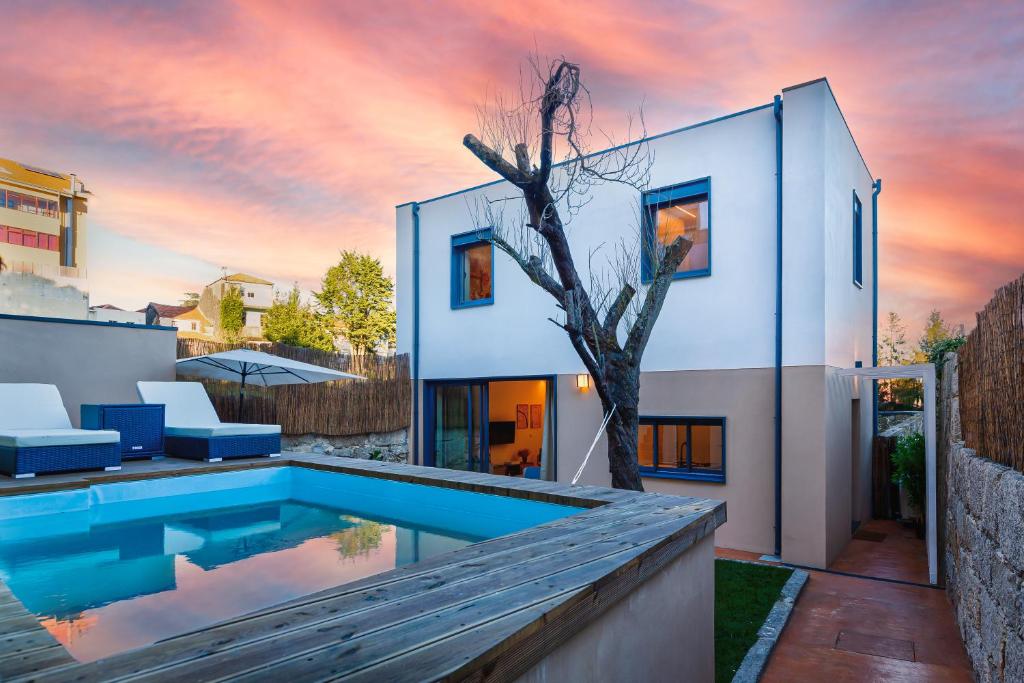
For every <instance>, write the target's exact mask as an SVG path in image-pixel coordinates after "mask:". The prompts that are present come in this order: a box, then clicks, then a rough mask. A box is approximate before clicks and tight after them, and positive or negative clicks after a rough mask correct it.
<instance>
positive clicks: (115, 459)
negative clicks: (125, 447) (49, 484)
mask: <svg viewBox="0 0 1024 683" xmlns="http://www.w3.org/2000/svg"><path fill="white" fill-rule="evenodd" d="M119 469H121V446H120V444H118V443H98V444H81V445H74V446H29V447H25V448H17V447H6V446H0V472H2V473H4V474H6V475H7V476H9V477H30V476H33V475H35V474H48V473H54V472H73V471H75V470H119Z"/></svg>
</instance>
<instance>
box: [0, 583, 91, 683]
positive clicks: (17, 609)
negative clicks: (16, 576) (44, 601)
mask: <svg viewBox="0 0 1024 683" xmlns="http://www.w3.org/2000/svg"><path fill="white" fill-rule="evenodd" d="M0 599H2V600H5V602H4V603H3V604H0V681H6V680H9V679H12V678H14V677H16V676H20V675H22V674H25V673H31V672H35V671H41V670H44V669H49V668H52V667H55V666H60V665H64V664H71V663H74V661H75V660H74V659H73V658H72V657H71V655H69V654H68V652H67V650H65V649H64V647H63V646H62V645H61V644H60V643H58V642H57V641H56V640H55V639H54V637H53V636H51V635H50V632H49V631H47V630H46V629H45V628H43V627H42V626H41V625H40V624H39V621H38V620H37V619H36V618H35V617H34V616H33V615H32V614H31V613H30V612H29V611H28V610H27V609H25V607H24V606H23V605H22V604H21V602H20V601H18V599H17V598H16V597H15V595H14V593H12V592H11V589H10V588H8V587H7V586H6V585H5V584H4V583H3V582H2V581H0Z"/></svg>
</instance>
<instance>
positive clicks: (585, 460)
mask: <svg viewBox="0 0 1024 683" xmlns="http://www.w3.org/2000/svg"><path fill="white" fill-rule="evenodd" d="M618 407H619V406H618V405H617V404H616V405H613V406H612V409H611V410H610V411H608V414H607V415H605V416H604V420H603V421H602V422H601V426H600V427H598V428H597V434H595V435H594V442H593V443H592V444H590V450H588V451H587V454H586V455H585V456H583V464H581V465H580V468H579V469H578V470H576V476H574V477H573V478H572V483H571V485H572V486H575V485H576V482H578V481H579V480H580V477H581V476H583V470H584V468H586V466H587V463H588V462H589V461H590V454H591V453H593V452H594V447H595V446H597V442H598V441H600V440H601V434H602V433H604V430H605V427H607V426H608V422H609V421H610V420H611V419H612V415H614V414H615V409H616V408H618Z"/></svg>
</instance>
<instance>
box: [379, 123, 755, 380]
mask: <svg viewBox="0 0 1024 683" xmlns="http://www.w3.org/2000/svg"><path fill="white" fill-rule="evenodd" d="M774 126H775V123H774V118H773V116H772V112H771V108H770V107H767V108H762V109H758V110H755V111H753V112H749V113H746V114H743V115H739V116H735V117H732V118H728V119H725V120H722V121H718V122H715V123H711V124H708V125H703V126H698V127H695V128H692V129H689V130H684V131H681V132H677V133H673V134H669V135H666V136H664V137H660V138H657V139H655V140H653V141H652V142H651V149H652V151H653V152H654V155H655V163H654V166H653V169H652V177H651V187H652V188H658V187H664V186H669V185H675V184H678V183H684V182H687V181H691V180H696V179H699V178H704V177H710V178H711V205H710V215H711V250H712V252H711V253H712V263H711V276H710V277H704V278H692V279H686V280H679V281H676V282H674V283H673V284H672V287H671V289H670V292H669V295H668V299H667V301H666V304H665V308H664V309H663V312H662V315H661V318H660V319H659V321H658V325H657V327H656V328H655V332H654V335H653V337H652V339H651V342H650V345H649V346H648V349H647V352H646V354H645V356H644V370H645V371H656V370H674V369H708V368H744V367H766V366H770V365H771V364H772V358H773V352H774V351H773V344H774V333H773V329H774V328H773V325H774V322H773V321H774V317H773V316H774V287H773V284H774V281H775V280H774V278H775V275H774V273H775V263H774V258H773V253H774V244H775V147H774V144H775V137H774V136H775V128H774ZM509 192H510V188H509V186H508V185H506V184H496V185H491V186H488V187H485V188H482V189H478V190H474V191H470V192H465V193H462V194H458V195H454V196H451V197H447V198H444V199H439V200H436V201H427V202H424V203H422V204H421V205H420V269H421V272H420V321H421V322H420V325H421V327H420V330H421V332H420V334H421V353H422V356H421V367H420V370H421V376H422V377H424V378H426V379H430V378H442V377H473V376H493V375H495V374H496V373H500V374H507V375H530V374H539V373H573V372H577V371H580V370H582V366H581V364H580V362H579V360H578V359H577V357H576V354H575V352H574V351H573V349H572V347H571V346H570V345H569V343H568V341H567V340H566V339H565V336H564V333H563V332H562V331H561V330H559V329H558V328H557V327H555V326H554V325H553V324H552V323H550V322H548V321H547V318H548V317H549V316H551V317H554V316H557V314H558V310H557V309H556V307H555V305H554V302H553V301H552V299H551V298H550V297H549V296H548V295H547V294H546V293H544V292H543V291H541V290H540V289H538V288H537V287H536V286H535V285H533V284H532V283H530V282H529V281H528V280H527V279H526V277H525V276H524V275H523V273H522V272H521V271H520V269H519V267H518V266H517V265H516V264H515V263H514V262H513V261H511V259H509V258H508V257H506V256H504V255H502V254H500V253H499V252H496V254H495V264H494V272H495V275H494V280H495V282H494V292H495V303H494V305H491V306H481V307H475V308H470V309H457V310H452V308H451V305H450V286H451V284H450V268H451V235H454V234H458V233H462V232H466V231H469V230H472V229H473V228H474V227H476V226H474V224H473V210H472V207H473V206H474V205H475V202H476V201H477V200H478V199H479V198H482V197H489V198H492V199H493V198H497V197H501V196H506V195H507V194H508V193H509ZM639 199H640V195H639V193H638V192H637V191H635V190H633V189H632V188H628V187H623V186H618V185H605V186H602V187H601V188H599V189H598V190H597V191H595V193H594V195H593V199H592V201H591V203H590V204H589V205H587V206H586V207H585V208H584V209H583V210H582V211H581V212H580V213H579V215H578V216H576V217H575V218H574V220H573V222H572V224H571V225H570V227H569V229H568V233H569V239H570V244H571V245H572V248H573V251H574V253H575V255H576V261H577V266H578V268H579V269H580V270H581V275H582V276H583V277H584V278H586V277H587V270H586V265H587V252H588V250H589V249H591V248H593V247H596V246H597V245H600V244H602V243H605V244H609V245H611V244H614V243H616V242H617V241H618V240H619V239H620V238H622V237H623V236H626V237H628V238H629V239H631V240H634V243H635V240H636V239H638V230H639ZM397 212H398V220H397V233H396V235H397V252H398V253H397V274H398V294H397V296H398V311H399V316H398V317H399V328H398V344H399V351H400V352H404V351H408V350H410V349H411V333H412V328H411V314H412V302H411V298H412V283H411V275H412V266H411V251H412V230H411V207H409V206H402V207H399V208H398V210H397ZM610 253H611V252H610V248H609V255H610ZM595 263H597V264H603V260H602V259H601V258H598V259H595ZM540 349H543V352H542V353H541V352H539V350H540Z"/></svg>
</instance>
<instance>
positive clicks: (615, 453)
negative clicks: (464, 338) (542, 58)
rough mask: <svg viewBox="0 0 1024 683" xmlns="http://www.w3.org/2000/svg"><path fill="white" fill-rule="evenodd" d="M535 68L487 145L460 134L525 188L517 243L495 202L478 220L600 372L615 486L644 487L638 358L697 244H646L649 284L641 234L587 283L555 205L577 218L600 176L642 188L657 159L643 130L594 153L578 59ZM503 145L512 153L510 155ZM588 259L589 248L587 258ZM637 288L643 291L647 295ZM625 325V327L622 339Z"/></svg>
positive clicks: (493, 123) (501, 113)
mask: <svg viewBox="0 0 1024 683" xmlns="http://www.w3.org/2000/svg"><path fill="white" fill-rule="evenodd" d="M534 75H535V76H536V79H537V82H538V83H539V85H540V90H541V92H540V93H539V95H537V96H536V97H533V96H532V95H531V96H526V95H525V93H526V92H531V93H532V92H533V91H530V90H529V88H528V89H527V90H525V91H524V94H523V98H522V99H523V101H522V102H521V103H519V104H518V105H514V104H513V105H512V106H510V107H506V106H499V107H498V112H497V113H496V115H494V116H493V117H491V118H490V120H489V122H488V123H487V125H484V126H483V127H484V137H485V139H487V140H488V143H489V144H488V143H485V142H483V141H481V140H480V138H478V137H476V136H475V135H473V134H468V135H466V136H465V138H463V144H464V145H465V146H466V148H467V149H469V150H470V151H471V152H472V153H473V154H474V155H475V156H476V157H477V158H478V159H479V160H480V161H481V162H482V163H483V164H484V165H485V166H487V167H488V168H490V169H491V170H493V171H494V172H495V173H497V174H498V175H499V176H501V177H502V178H504V179H505V180H506V181H508V182H509V183H510V184H511V186H513V187H515V188H517V189H518V191H519V192H520V193H521V194H522V201H523V209H524V213H523V216H522V219H521V220H517V222H516V224H515V227H514V228H513V229H514V231H515V232H514V233H513V234H515V235H518V236H519V239H514V240H513V242H514V243H513V242H510V241H509V240H508V239H506V237H507V236H508V231H507V229H506V226H504V225H503V222H502V219H501V216H500V214H498V215H496V214H494V213H492V212H491V211H490V209H491V207H492V206H493V205H492V204H491V203H489V202H488V203H486V204H485V210H484V215H483V216H481V217H480V218H482V219H483V220H481V221H478V223H477V224H478V225H487V226H490V227H491V228H492V236H491V241H492V242H493V244H494V245H495V246H497V247H498V248H499V249H501V250H502V251H503V252H505V253H506V254H508V255H509V256H510V257H512V259H513V260H514V261H515V262H516V263H517V264H518V265H519V267H520V268H521V269H522V271H523V272H524V273H525V274H526V276H527V277H528V278H529V279H530V280H531V281H532V282H533V283H534V284H536V285H538V286H539V287H541V288H542V289H543V290H544V291H546V292H547V293H548V294H550V295H551V296H552V297H553V298H554V299H555V301H556V303H557V305H558V307H559V309H561V311H562V314H563V315H564V320H562V321H558V320H555V319H554V318H549V319H550V320H551V322H553V323H555V324H556V325H558V326H559V327H561V328H562V329H563V330H565V332H566V334H567V335H568V337H569V341H570V343H571V344H572V346H573V348H574V349H575V350H576V353H577V355H579V357H580V359H581V360H582V362H583V365H584V367H585V368H586V370H587V372H588V373H589V374H590V375H591V377H593V379H594V385H595V387H596V389H597V392H598V395H599V396H600V397H601V405H602V407H603V408H604V412H605V415H607V414H609V413H611V417H610V418H609V420H608V425H607V428H606V433H607V436H608V469H609V471H610V472H611V475H612V485H613V486H615V487H616V488H623V489H633V490H635V491H642V490H643V483H642V481H641V479H640V471H639V469H638V466H637V445H638V437H639V434H638V431H639V403H640V359H641V357H642V356H643V353H644V349H645V348H646V347H647V342H648V341H649V340H650V337H651V331H652V329H653V328H654V323H655V321H657V319H658V315H659V313H660V312H661V308H662V305H663V304H664V302H665V296H666V294H667V293H668V287H669V285H670V284H671V282H672V279H673V275H674V273H675V271H676V268H678V266H679V264H680V263H682V261H683V259H684V258H685V256H686V254H687V252H688V251H689V249H690V247H691V246H692V243H691V242H690V241H689V240H687V239H685V238H684V237H682V236H678V237H676V238H675V239H674V240H673V241H672V243H670V244H667V245H662V244H656V245H647V246H649V247H650V248H649V249H647V256H648V257H649V258H651V259H652V261H653V263H654V265H655V268H654V273H653V277H652V278H651V281H650V283H649V284H644V285H642V284H641V282H640V278H639V277H638V275H639V273H638V272H637V269H638V267H639V263H640V258H639V256H640V251H641V250H642V248H643V245H641V244H639V243H638V245H637V247H638V248H637V250H636V253H634V252H631V251H630V250H629V249H625V248H624V250H623V252H622V253H621V254H619V258H618V261H616V262H613V264H612V270H613V278H612V281H611V282H609V283H607V284H602V280H601V276H600V274H598V275H597V276H596V277H595V271H594V269H593V268H592V267H591V268H588V273H589V279H590V290H589V291H588V288H587V286H586V284H585V282H584V280H583V278H581V277H580V274H579V272H577V269H576V263H575V261H574V260H573V255H572V251H571V249H570V247H569V240H568V237H567V236H566V232H565V225H564V223H563V215H562V213H561V211H560V208H559V207H560V206H561V207H563V208H564V209H566V214H565V216H566V218H567V219H568V220H571V219H572V217H573V216H574V215H575V214H576V212H577V211H578V210H579V209H580V208H582V207H583V206H584V205H585V204H586V203H587V201H589V198H588V197H589V191H590V190H591V188H592V187H594V186H596V185H600V184H602V183H609V182H610V183H620V184H624V185H627V186H630V187H633V188H634V189H635V190H637V191H642V190H643V189H644V188H645V187H646V185H647V183H648V181H649V180H650V164H651V163H652V159H653V158H652V157H651V156H649V155H648V154H647V153H646V147H645V144H644V140H643V136H641V138H640V140H638V141H636V142H635V143H631V144H629V145H612V146H611V149H609V150H607V151H605V152H602V153H598V154H589V153H588V149H587V145H586V142H585V140H584V139H583V137H582V135H584V134H585V131H587V130H589V124H588V122H587V120H586V112H585V109H586V108H588V107H589V93H588V91H587V89H586V87H584V86H583V84H582V83H581V81H580V69H579V66H577V65H575V64H571V63H569V62H567V61H565V60H563V59H559V60H555V61H554V62H552V63H551V64H550V65H549V68H548V70H547V73H544V72H543V71H542V69H541V68H540V65H539V62H538V63H535V64H534ZM499 105H500V103H499ZM580 116H583V117H584V120H581V119H580V118H579V117H580ZM641 119H642V117H641ZM556 136H557V137H560V138H561V139H562V140H563V141H564V143H565V145H566V159H564V160H563V161H562V162H560V164H558V166H559V171H558V176H557V178H555V179H554V181H552V169H553V168H554V167H555V166H556V164H555V163H554V158H553V156H554V138H555V137H556ZM507 151H509V152H512V153H513V154H514V159H511V160H510V159H507V158H506V157H505V153H506V152H507ZM513 161H514V163H513ZM496 201H498V202H503V201H504V200H496ZM502 205H503V204H502ZM638 241H639V240H638ZM592 261H593V252H591V263H590V264H588V265H590V266H592V265H593V263H592ZM638 290H645V291H643V293H642V295H641V297H640V298H642V301H640V300H638V297H637V292H638ZM620 332H622V333H624V334H625V340H624V341H623V340H622V339H620ZM613 410H614V412H613Z"/></svg>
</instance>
